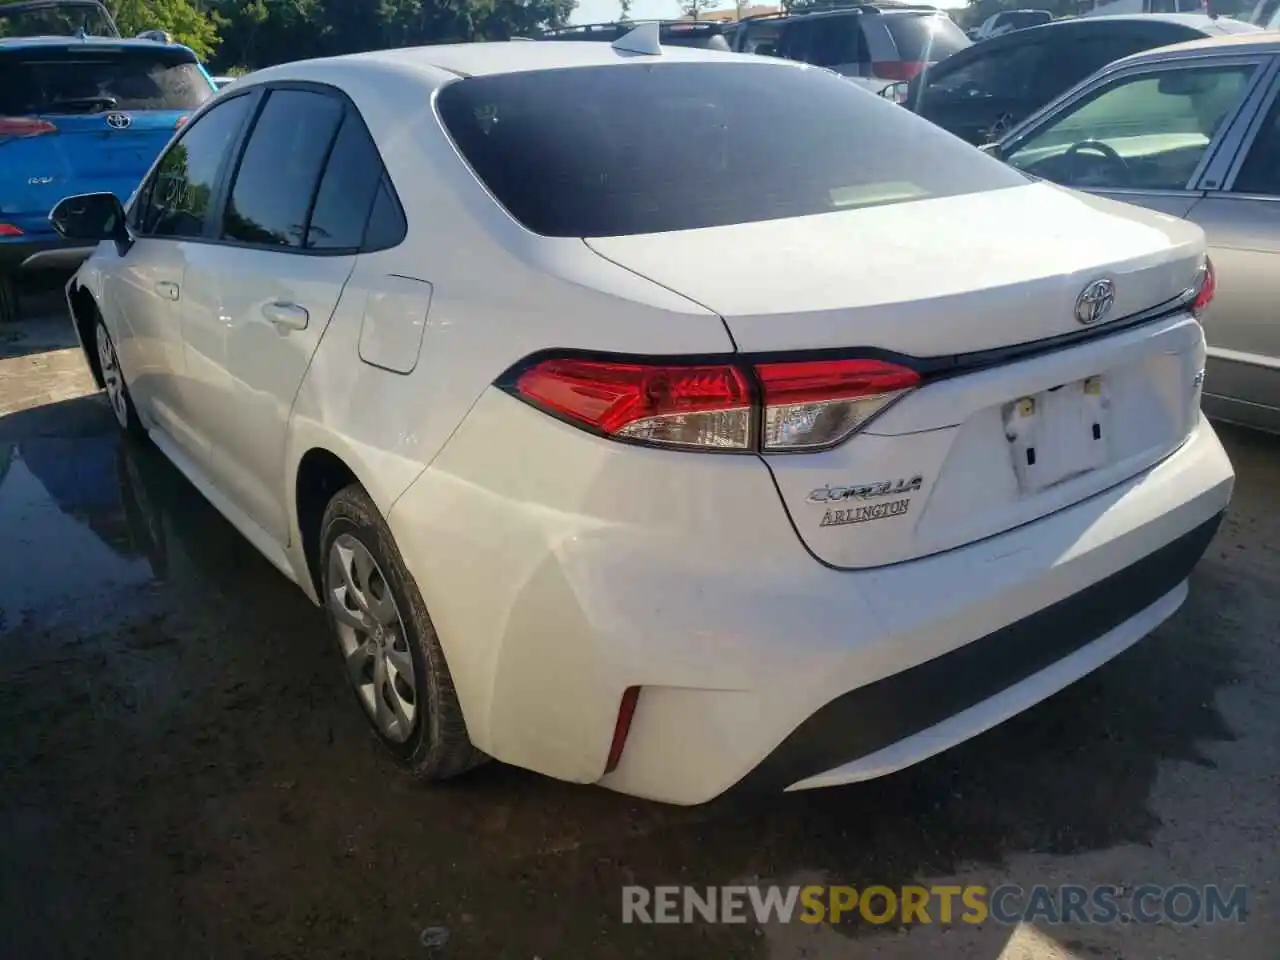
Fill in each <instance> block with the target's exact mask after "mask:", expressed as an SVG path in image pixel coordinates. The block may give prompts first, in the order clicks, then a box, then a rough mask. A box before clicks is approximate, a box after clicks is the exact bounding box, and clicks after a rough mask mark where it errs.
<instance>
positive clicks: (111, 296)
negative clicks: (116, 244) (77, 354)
mask: <svg viewBox="0 0 1280 960" xmlns="http://www.w3.org/2000/svg"><path fill="white" fill-rule="evenodd" d="M252 99H253V98H252V97H249V96H240V97H234V98H231V99H229V100H225V101H223V102H222V103H220V104H218V105H216V106H214V107H213V108H211V109H210V110H208V111H207V112H205V113H204V114H202V115H201V116H200V117H199V118H198V119H197V120H196V121H195V122H194V123H192V124H191V125H190V126H189V127H188V128H187V129H186V130H184V131H183V133H182V135H181V137H179V138H178V139H177V140H176V141H175V142H174V143H173V144H172V145H171V146H170V147H169V148H168V149H167V150H166V151H165V153H164V155H163V156H162V157H161V158H160V160H159V161H158V162H157V163H156V166H155V168H154V169H153V170H152V171H151V174H150V175H149V176H148V177H147V179H146V182H145V183H144V184H143V186H142V188H141V189H140V190H139V191H138V195H137V199H136V201H135V203H134V205H133V207H132V208H131V210H130V215H129V220H130V230H131V231H132V232H133V234H134V235H135V238H136V239H135V242H134V243H133V245H132V246H131V247H130V248H129V249H128V250H127V251H126V252H125V253H124V254H122V255H121V257H120V266H119V268H118V269H115V270H108V271H105V273H106V275H107V276H109V277H111V280H110V281H109V282H108V286H107V289H106V290H104V296H105V298H106V299H107V302H108V303H114V305H115V307H116V315H117V316H119V317H120V318H121V321H120V322H121V326H122V328H124V329H122V331H121V332H120V335H119V336H118V337H117V340H118V341H119V345H118V351H119V354H120V363H121V368H122V370H123V371H124V374H125V378H126V380H127V381H128V383H129V389H130V391H131V392H132V394H133V397H134V403H135V405H136V406H137V408H138V412H139V414H140V415H141V416H142V417H143V418H144V420H145V421H146V423H147V425H148V426H149V427H153V428H157V427H158V428H159V429H160V430H162V431H164V432H165V433H166V434H168V435H169V436H170V437H171V438H172V439H173V440H174V442H175V443H177V444H178V445H179V446H181V447H182V448H183V450H185V451H186V453H187V454H188V455H189V456H192V457H196V458H197V459H199V458H200V454H201V453H202V452H203V442H202V440H201V438H200V436H199V432H198V431H195V430H193V429H192V428H191V425H190V411H189V410H187V409H185V407H184V402H183V397H184V384H185V382H186V378H187V370H186V355H185V350H184V346H183V334H182V322H181V320H182V314H183V311H184V310H185V309H186V307H187V305H188V302H189V298H186V297H185V294H184V287H185V285H186V266H187V258H188V256H189V254H190V252H191V249H192V248H193V247H194V246H198V244H199V242H200V239H201V237H202V236H203V233H204V230H205V226H206V224H207V222H208V217H209V214H210V199H211V197H212V196H213V193H214V191H215V190H216V188H217V184H218V179H219V177H220V175H221V173H222V171H223V169H224V168H225V165H226V163H227V161H228V159H229V158H230V154H231V148H232V145H233V144H234V142H235V140H236V138H237V136H238V135H239V132H240V130H241V128H242V126H243V124H244V122H245V121H246V119H247V118H248V113H249V108H250V105H251V102H252Z"/></svg>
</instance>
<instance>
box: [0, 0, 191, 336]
mask: <svg viewBox="0 0 1280 960" xmlns="http://www.w3.org/2000/svg"><path fill="white" fill-rule="evenodd" d="M0 9H3V8H0ZM214 93H215V88H214V85H213V82H212V81H211V80H210V79H209V76H208V74H207V73H205V71H204V68H203V67H202V66H201V65H200V63H199V61H198V60H197V59H196V56H195V54H194V53H192V52H191V50H189V49H187V48H186V47H183V46H179V45H176V44H166V43H157V42H155V41H153V40H122V39H119V38H109V37H94V36H85V35H83V31H82V32H81V35H80V36H75V37H69V36H60V37H49V36H45V37H20V38H4V36H3V31H0V323H2V322H3V321H5V320H9V319H13V318H14V317H15V315H16V312H17V300H16V295H15V293H14V279H15V277H16V276H17V275H18V274H19V273H21V272H24V271H31V270H40V269H60V270H67V269H74V267H75V266H76V265H77V264H78V263H79V261H80V260H81V259H83V257H84V256H85V255H86V254H87V251H85V250H83V249H75V248H74V247H73V246H71V245H68V244H67V243H66V241H63V240H61V239H60V238H59V237H58V235H57V234H56V233H55V232H54V230H53V227H52V226H50V224H49V219H48V218H49V211H50V210H51V209H52V208H53V206H54V205H55V204H56V203H57V202H58V201H59V200H61V199H62V198H63V197H66V196H70V195H73V194H80V193H94V192H104V191H110V192H112V193H114V194H115V195H116V196H118V197H119V198H120V200H121V202H125V201H127V200H128V198H129V197H130V195H132V193H133V191H134V190H135V189H136V188H137V186H138V183H139V182H140V181H141V180H142V177H143V175H144V174H145V173H146V172H147V170H148V169H149V168H150V167H151V164H152V162H153V161H154V160H155V158H156V156H157V155H158V154H159V153H160V151H161V149H163V147H164V146H165V144H167V143H168V142H169V139H170V137H172V136H173V133H174V131H175V130H176V129H177V128H178V127H180V126H181V125H182V124H183V123H184V122H185V121H186V119H187V117H188V116H189V115H190V114H191V113H192V112H193V111H195V110H196V108H197V107H199V106H200V105H201V104H202V103H204V102H205V101H206V100H208V99H209V98H210V97H212V96H213V95H214Z"/></svg>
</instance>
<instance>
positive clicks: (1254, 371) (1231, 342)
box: [993, 33, 1280, 431]
mask: <svg viewBox="0 0 1280 960" xmlns="http://www.w3.org/2000/svg"><path fill="white" fill-rule="evenodd" d="M1278 71H1280V40H1278V39H1277V38H1276V35H1275V34H1273V33H1265V34H1257V35H1254V36H1242V37H1231V38H1219V39H1213V40H1202V41H1198V42H1195V43H1186V44H1179V45H1178V46H1174V47H1166V48H1164V49H1161V50H1152V51H1149V52H1147V53H1143V54H1139V55H1138V56H1136V57H1130V58H1128V59H1127V60H1123V61H1121V62H1120V63H1116V64H1112V65H1111V66H1110V67H1108V68H1107V69H1105V70H1103V71H1102V72H1100V73H1098V74H1096V75H1095V76H1093V77H1091V78H1090V79H1089V80H1088V82H1087V83H1085V84H1083V85H1081V86H1080V87H1077V88H1076V89H1075V90H1073V91H1071V92H1070V93H1069V94H1067V95H1066V96H1064V97H1062V98H1061V99H1059V100H1057V101H1055V102H1054V103H1052V104H1050V105H1049V106H1047V107H1046V108H1045V109H1044V110H1042V111H1040V112H1039V113H1037V114H1036V115H1035V116H1033V117H1031V118H1029V119H1028V120H1027V121H1026V122H1025V123H1024V124H1023V125H1021V126H1019V127H1016V128H1015V129H1014V130H1012V131H1010V132H1009V134H1008V136H1007V137H1006V138H1005V139H1004V140H1002V141H1001V142H1000V143H999V144H998V145H997V146H995V147H994V148H993V152H994V153H996V154H997V155H998V156H999V157H1001V158H1003V159H1004V160H1006V161H1007V162H1008V163H1009V164H1010V165H1012V166H1014V167H1016V168H1018V169H1020V170H1024V171H1026V172H1027V173H1030V174H1034V175H1035V176H1038V177H1044V178H1045V179H1047V180H1052V181H1055V182H1057V183H1062V184H1065V185H1066V186H1070V187H1075V188H1077V189H1081V190H1088V191H1090V192H1091V193H1097V194H1101V195H1104V196H1108V197H1112V198H1114V199H1117V200H1124V201H1126V202H1129V203H1137V204H1141V205H1142V206H1144V207H1150V208H1152V209H1153V210H1159V211H1161V212H1162V213H1165V214H1171V215H1173V216H1176V217H1185V218H1186V219H1188V220H1191V221H1192V222H1194V223H1196V224H1199V225H1200V226H1201V227H1203V228H1204V231H1205V233H1206V234H1208V238H1209V247H1210V256H1211V257H1212V259H1213V263H1214V266H1215V267H1216V268H1217V276H1218V283H1219V293H1218V297H1217V298H1216V299H1215V300H1214V304H1213V307H1212V309H1211V310H1210V311H1209V312H1208V314H1207V317H1206V320H1205V332H1206V335H1207V336H1208V339H1209V364H1208V367H1207V370H1206V380H1205V391H1206V392H1205V397H1204V407H1205V410H1206V411H1208V412H1209V414H1210V415H1211V416H1216V417H1220V418H1222V419H1224V420H1232V421H1236V422H1238V423H1242V424H1246V425H1248V426H1252V427H1258V428H1261V429H1265V430H1270V431H1280V322H1277V320H1276V306H1275V304H1276V301H1277V298H1278V297H1280V98H1278V95H1280V72H1278Z"/></svg>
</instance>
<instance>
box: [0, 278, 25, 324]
mask: <svg viewBox="0 0 1280 960" xmlns="http://www.w3.org/2000/svg"><path fill="white" fill-rule="evenodd" d="M21 317H22V312H21V310H19V308H18V291H17V289H16V287H15V285H14V282H13V277H11V276H9V274H7V273H0V323H16V322H17V321H18V320H20V319H21Z"/></svg>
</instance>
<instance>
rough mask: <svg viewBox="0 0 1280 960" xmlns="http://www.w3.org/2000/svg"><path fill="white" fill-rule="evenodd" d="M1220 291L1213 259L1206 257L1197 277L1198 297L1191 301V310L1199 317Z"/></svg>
mask: <svg viewBox="0 0 1280 960" xmlns="http://www.w3.org/2000/svg"><path fill="white" fill-rule="evenodd" d="M1217 292H1218V275H1217V274H1216V273H1215V272H1214V269H1213V261H1212V260H1210V259H1209V258H1208V257H1205V258H1204V265H1203V266H1202V267H1201V268H1200V275H1199V277H1197V279H1196V298H1195V300H1193V301H1192V302H1191V312H1192V313H1193V314H1195V316H1196V317H1197V318H1198V317H1199V316H1200V315H1201V314H1202V313H1204V310H1205V308H1206V307H1207V306H1209V304H1210V303H1212V302H1213V298H1214V296H1215V295H1216V294H1217Z"/></svg>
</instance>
